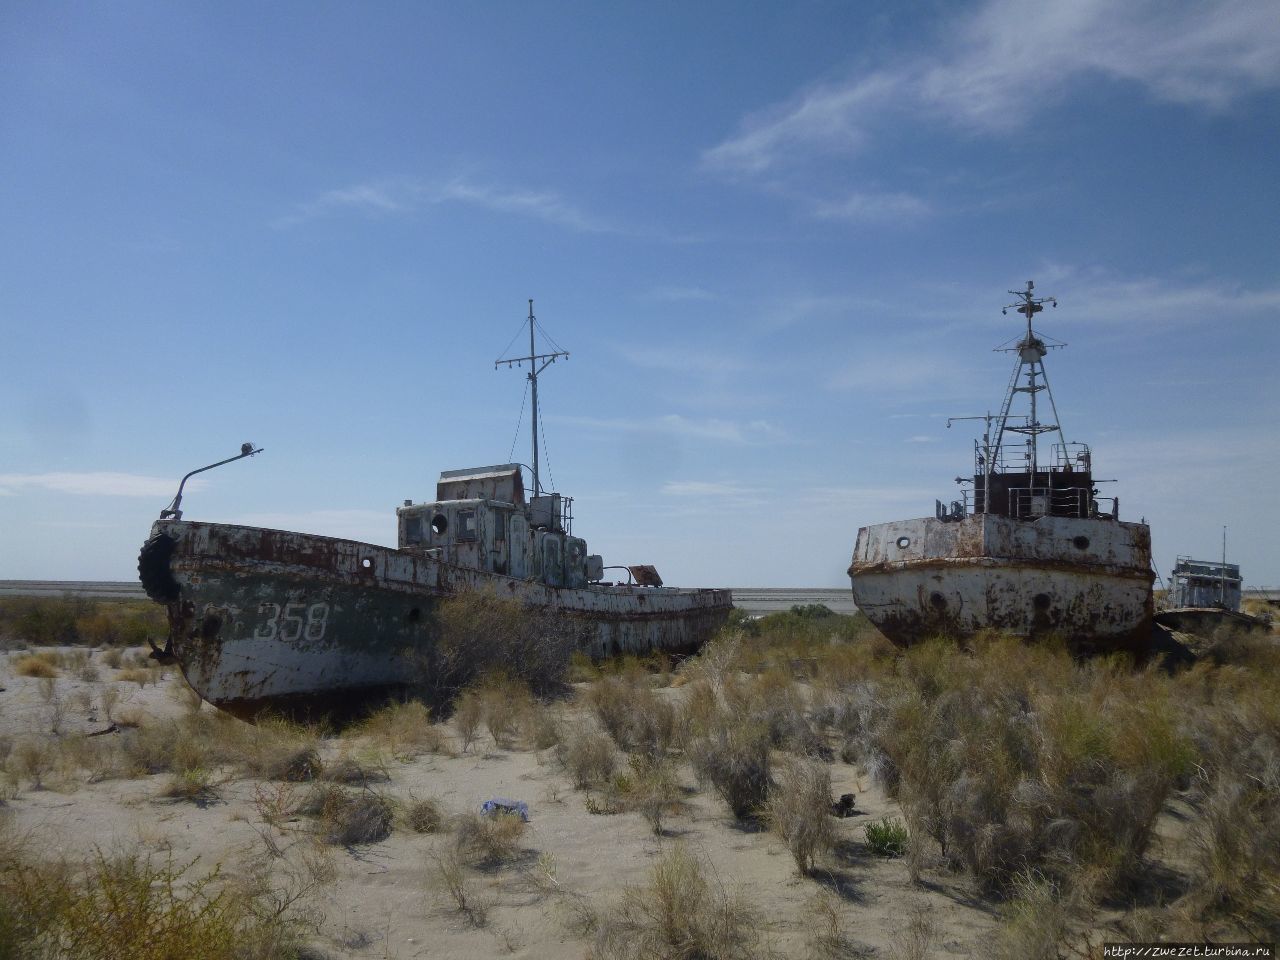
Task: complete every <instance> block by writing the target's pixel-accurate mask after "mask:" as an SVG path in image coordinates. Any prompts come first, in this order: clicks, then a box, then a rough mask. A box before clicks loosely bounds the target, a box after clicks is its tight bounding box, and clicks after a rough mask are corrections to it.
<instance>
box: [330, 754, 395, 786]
mask: <svg viewBox="0 0 1280 960" xmlns="http://www.w3.org/2000/svg"><path fill="white" fill-rule="evenodd" d="M320 777H321V779H322V780H325V781H327V782H329V783H345V784H347V785H348V786H352V785H354V786H359V787H367V786H368V785H369V784H371V783H385V782H386V781H388V780H390V779H391V776H390V775H389V774H388V773H387V770H386V767H385V765H384V763H383V760H382V758H381V757H380V756H378V755H376V754H374V755H370V756H366V757H353V756H351V755H350V754H347V753H343V754H340V755H339V756H338V757H337V758H336V759H334V760H333V761H332V762H330V763H327V764H325V766H324V770H323V771H322V772H321V774H320Z"/></svg>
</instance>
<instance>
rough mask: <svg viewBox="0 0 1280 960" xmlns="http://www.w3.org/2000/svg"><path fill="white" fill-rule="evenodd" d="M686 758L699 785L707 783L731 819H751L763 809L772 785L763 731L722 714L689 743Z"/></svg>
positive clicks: (766, 737)
mask: <svg viewBox="0 0 1280 960" xmlns="http://www.w3.org/2000/svg"><path fill="white" fill-rule="evenodd" d="M688 755H689V762H690V763H691V764H692V765H693V770H694V773H695V774H697V777H698V780H699V782H701V783H704V784H710V785H711V786H712V787H713V788H714V789H715V791H716V793H718V794H719V795H720V798H721V799H722V800H724V802H725V803H727V804H728V805H729V809H730V810H732V811H733V815H734V816H735V817H738V818H739V819H751V818H754V817H755V816H757V815H758V814H759V813H760V812H761V811H762V810H763V809H764V805H765V801H767V800H768V798H769V789H770V787H771V786H772V778H771V776H770V767H771V764H770V756H769V732H768V730H767V728H765V727H763V726H761V725H760V724H758V723H753V722H752V721H751V719H750V718H746V717H733V716H729V715H725V714H722V715H721V716H720V718H719V722H718V723H717V724H716V725H715V726H714V727H713V728H712V729H711V730H710V731H708V732H707V733H706V734H705V735H704V736H701V737H698V738H696V739H694V740H693V741H691V742H690V744H689V746H688Z"/></svg>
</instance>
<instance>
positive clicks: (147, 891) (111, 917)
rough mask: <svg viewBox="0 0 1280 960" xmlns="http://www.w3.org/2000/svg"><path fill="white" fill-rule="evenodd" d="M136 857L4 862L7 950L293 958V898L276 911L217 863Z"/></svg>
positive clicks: (144, 958) (0, 891) (85, 955)
mask: <svg viewBox="0 0 1280 960" xmlns="http://www.w3.org/2000/svg"><path fill="white" fill-rule="evenodd" d="M193 865H194V862H192V863H188V864H185V865H178V864H175V863H174V862H173V861H172V860H166V861H158V860H156V859H151V858H147V857H143V856H140V855H138V854H126V855H122V856H118V857H111V858H109V857H107V856H105V855H103V854H101V853H99V854H98V855H97V856H96V857H95V858H94V860H93V861H92V862H90V863H89V864H87V865H84V866H76V865H72V864H69V863H65V862H42V861H38V860H35V859H33V858H31V857H29V856H25V855H20V856H17V857H13V858H0V956H4V957H23V958H25V957H32V958H38V957H58V958H60V960H103V958H108V957H110V958H115V957H129V958H131V960H168V958H172V957H186V958H192V960H267V958H273V957H284V956H292V955H294V952H295V947H296V943H297V934H298V932H299V931H298V923H297V917H296V915H295V914H294V912H293V911H292V910H291V908H292V907H293V906H294V904H293V903H288V904H284V905H283V906H281V907H279V908H278V909H273V908H272V907H273V905H272V904H271V903H269V902H267V901H265V900H263V899H262V898H261V897H259V896H258V895H256V892H253V891H241V890H239V889H237V888H235V887H232V886H228V885H227V884H226V883H224V882H223V878H222V877H221V873H220V870H219V869H218V868H217V867H215V868H214V869H213V870H211V871H208V872H206V873H198V874H193V873H192V867H193Z"/></svg>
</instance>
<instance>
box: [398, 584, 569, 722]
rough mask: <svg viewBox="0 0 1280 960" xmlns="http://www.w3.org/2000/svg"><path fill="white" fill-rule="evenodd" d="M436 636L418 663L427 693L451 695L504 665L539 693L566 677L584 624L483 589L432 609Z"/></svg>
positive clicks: (440, 696)
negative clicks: (526, 606) (430, 649)
mask: <svg viewBox="0 0 1280 960" xmlns="http://www.w3.org/2000/svg"><path fill="white" fill-rule="evenodd" d="M434 618H435V624H436V629H437V641H436V644H435V646H434V648H433V649H432V651H431V653H430V654H429V655H428V656H427V657H426V659H425V660H424V661H423V662H422V663H420V664H419V667H420V670H419V672H420V681H419V682H420V684H421V685H422V686H423V688H424V690H425V691H426V692H427V693H428V695H429V698H430V699H433V700H438V701H445V700H450V699H452V698H453V697H454V696H456V695H457V693H458V692H459V691H460V690H462V689H463V688H464V687H466V686H467V685H468V684H470V683H472V682H473V681H475V680H476V679H478V678H479V677H481V676H482V675H483V674H485V673H489V672H492V671H494V670H502V671H505V672H506V673H507V674H508V675H510V676H511V677H512V678H513V679H515V680H520V681H523V682H525V683H527V684H528V685H529V686H530V687H531V688H532V689H533V690H534V692H535V693H544V692H549V691H552V690H554V689H556V688H557V687H558V686H559V685H560V684H561V683H563V681H564V677H565V674H566V672H567V671H568V668H569V657H570V655H571V654H572V653H573V651H574V650H575V649H577V647H578V646H579V642H578V641H579V639H580V637H581V636H582V635H583V633H584V630H585V629H586V628H585V627H584V626H583V625H582V624H578V623H575V622H574V621H572V620H569V619H567V618H564V617H559V616H555V615H554V614H550V613H544V612H540V611H537V610H531V609H526V608H525V607H523V606H522V605H521V604H519V603H518V602H516V601H513V600H505V599H502V598H500V597H497V596H494V595H493V594H489V593H483V592H473V593H462V594H458V595H456V596H454V597H451V598H449V599H447V600H445V601H443V602H442V603H440V604H439V605H438V606H437V607H436V610H435V611H434Z"/></svg>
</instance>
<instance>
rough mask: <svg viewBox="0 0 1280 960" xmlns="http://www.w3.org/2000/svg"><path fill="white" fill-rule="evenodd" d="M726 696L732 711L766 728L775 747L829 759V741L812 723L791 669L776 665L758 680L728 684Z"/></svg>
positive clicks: (724, 692)
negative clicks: (827, 742)
mask: <svg viewBox="0 0 1280 960" xmlns="http://www.w3.org/2000/svg"><path fill="white" fill-rule="evenodd" d="M723 696H724V700H725V703H726V705H727V707H728V709H729V710H730V711H731V712H733V713H736V714H738V715H741V716H746V717H750V718H751V719H752V721H753V722H755V723H759V724H761V725H763V726H764V728H765V729H766V730H767V731H768V736H769V742H770V743H771V744H772V745H773V746H775V747H777V748H779V749H783V750H790V751H792V752H793V753H798V754H800V755H801V756H812V757H822V758H823V759H829V754H830V751H829V749H828V748H827V745H826V741H825V740H824V739H823V738H822V737H821V736H820V735H819V734H818V732H817V731H816V730H815V729H814V728H813V726H812V724H810V722H809V719H808V716H807V711H806V707H805V702H804V697H803V696H802V695H801V693H800V689H799V686H798V685H797V684H796V683H795V681H794V680H793V679H792V677H791V674H790V673H789V672H788V671H787V670H785V669H783V668H781V667H776V666H775V667H770V668H768V669H766V670H765V671H763V672H762V673H760V674H759V675H757V676H756V677H754V678H750V679H737V680H732V681H727V682H725V683H724V684H723Z"/></svg>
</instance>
